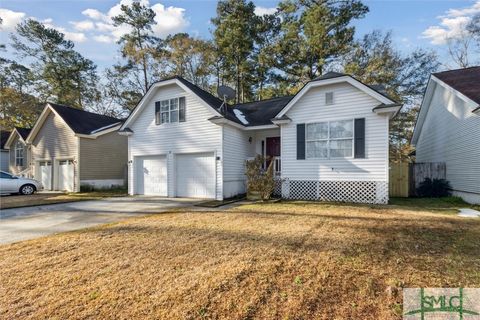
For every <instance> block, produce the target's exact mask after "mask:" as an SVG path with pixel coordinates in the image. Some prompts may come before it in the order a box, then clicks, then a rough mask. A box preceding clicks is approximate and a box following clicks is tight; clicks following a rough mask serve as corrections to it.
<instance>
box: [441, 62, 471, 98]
mask: <svg viewBox="0 0 480 320" xmlns="http://www.w3.org/2000/svg"><path fill="white" fill-rule="evenodd" d="M433 75H434V76H435V77H436V78H438V79H440V80H442V81H443V82H445V83H446V84H448V85H449V86H450V87H452V88H453V89H455V90H457V91H458V92H460V93H462V94H463V95H465V96H467V97H468V98H470V99H472V100H473V101H474V102H476V103H478V104H480V66H478V67H471V68H465V69H457V70H450V71H444V72H438V73H434V74H433Z"/></svg>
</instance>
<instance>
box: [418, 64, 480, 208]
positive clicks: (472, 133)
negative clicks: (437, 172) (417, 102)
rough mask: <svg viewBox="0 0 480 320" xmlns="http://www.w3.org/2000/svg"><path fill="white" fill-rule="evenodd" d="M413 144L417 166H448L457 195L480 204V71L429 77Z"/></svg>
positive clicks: (444, 73)
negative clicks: (432, 164)
mask: <svg viewBox="0 0 480 320" xmlns="http://www.w3.org/2000/svg"><path fill="white" fill-rule="evenodd" d="M412 144H413V145H414V146H415V147H416V160H417V162H445V164H446V168H447V172H446V178H447V180H448V181H450V184H451V186H452V189H453V193H454V195H457V196H460V197H462V198H463V199H464V200H465V201H467V202H471V203H480V67H473V68H467V69H460V70H451V71H446V72H440V73H435V74H433V75H432V76H431V77H430V80H429V82H428V86H427V90H426V92H425V96H424V98H423V102H422V106H421V109H420V113H419V116H418V119H417V123H416V126H415V131H414V135H413V138H412Z"/></svg>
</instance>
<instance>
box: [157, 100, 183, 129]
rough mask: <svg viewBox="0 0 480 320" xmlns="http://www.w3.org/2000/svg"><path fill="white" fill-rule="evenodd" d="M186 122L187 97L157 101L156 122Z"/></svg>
mask: <svg viewBox="0 0 480 320" xmlns="http://www.w3.org/2000/svg"><path fill="white" fill-rule="evenodd" d="M174 122H185V97H180V98H174V99H168V100H163V101H157V102H155V124H157V125H158V124H164V123H174Z"/></svg>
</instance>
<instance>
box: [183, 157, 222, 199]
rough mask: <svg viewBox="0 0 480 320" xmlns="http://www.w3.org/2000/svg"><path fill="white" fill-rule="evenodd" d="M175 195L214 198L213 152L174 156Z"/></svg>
mask: <svg viewBox="0 0 480 320" xmlns="http://www.w3.org/2000/svg"><path fill="white" fill-rule="evenodd" d="M176 171H177V172H176V173H177V175H176V178H177V179H176V180H177V183H176V185H177V197H187V198H205V199H207V198H215V157H214V154H213V153H195V154H179V155H177V156H176Z"/></svg>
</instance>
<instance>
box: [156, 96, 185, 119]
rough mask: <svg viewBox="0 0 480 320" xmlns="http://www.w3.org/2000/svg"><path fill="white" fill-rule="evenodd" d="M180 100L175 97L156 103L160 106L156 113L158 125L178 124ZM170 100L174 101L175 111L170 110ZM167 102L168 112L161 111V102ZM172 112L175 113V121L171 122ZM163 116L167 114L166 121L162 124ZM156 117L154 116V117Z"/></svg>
mask: <svg viewBox="0 0 480 320" xmlns="http://www.w3.org/2000/svg"><path fill="white" fill-rule="evenodd" d="M180 98H181V97H175V98H170V99H164V100H159V101H157V102H158V103H159V104H160V110H159V111H158V113H159V117H160V123H159V124H158V125H164V124H173V123H180ZM172 100H176V101H177V103H176V109H172V103H171V102H172ZM165 101H168V111H162V102H165ZM172 112H176V113H177V121H174V122H172V121H171V119H172ZM163 114H168V121H166V122H163V117H162V115H163ZM156 116H157V115H155V117H156Z"/></svg>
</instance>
